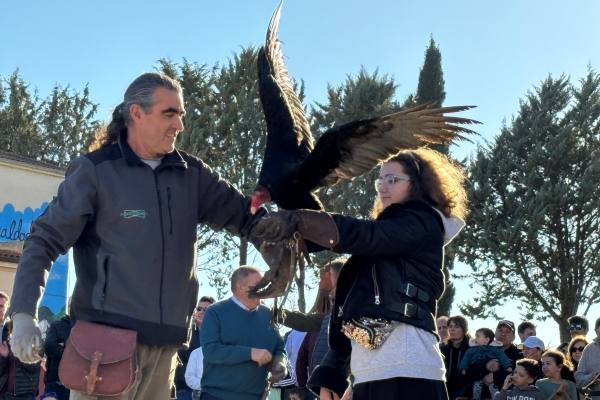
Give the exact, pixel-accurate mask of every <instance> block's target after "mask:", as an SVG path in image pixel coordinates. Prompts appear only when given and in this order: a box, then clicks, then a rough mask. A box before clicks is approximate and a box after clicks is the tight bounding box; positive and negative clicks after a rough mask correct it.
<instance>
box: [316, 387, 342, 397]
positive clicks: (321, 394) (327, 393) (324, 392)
mask: <svg viewBox="0 0 600 400" xmlns="http://www.w3.org/2000/svg"><path fill="white" fill-rule="evenodd" d="M319 399H320V400H340V396H338V395H337V394H335V392H334V391H332V390H329V389H327V388H325V387H322V386H321V391H320V392H319Z"/></svg>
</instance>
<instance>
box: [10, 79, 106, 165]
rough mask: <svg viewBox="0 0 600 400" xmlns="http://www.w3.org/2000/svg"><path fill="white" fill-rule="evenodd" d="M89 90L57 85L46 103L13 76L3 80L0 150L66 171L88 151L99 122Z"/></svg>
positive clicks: (95, 106) (21, 80)
mask: <svg viewBox="0 0 600 400" xmlns="http://www.w3.org/2000/svg"><path fill="white" fill-rule="evenodd" d="M96 111H97V105H96V104H94V103H93V102H92V101H91V100H90V93H89V89H88V87H86V88H85V89H84V90H83V92H82V93H78V92H76V91H74V90H72V89H70V88H69V87H68V86H67V87H64V88H63V87H61V86H59V85H56V86H55V87H54V89H53V91H52V93H51V94H50V95H49V96H48V97H47V98H46V99H43V100H40V99H39V98H38V96H37V92H33V94H32V93H31V91H30V89H29V87H28V85H27V84H26V83H25V81H24V80H23V79H22V78H21V77H20V76H19V73H18V71H16V72H14V73H13V74H12V75H11V76H10V77H9V78H8V79H7V80H6V81H5V85H2V80H0V149H2V150H4V151H9V152H14V153H17V154H20V155H23V156H26V157H30V158H32V159H35V160H39V161H45V162H50V163H53V164H56V165H59V166H61V167H65V166H66V165H67V164H68V163H69V161H70V160H72V159H73V158H74V157H77V156H79V155H81V154H82V153H84V152H86V151H87V147H88V145H89V144H90V142H91V140H92V138H93V136H94V133H95V131H96V130H97V129H98V127H99V125H100V122H99V121H97V120H95V119H94V116H95V114H96Z"/></svg>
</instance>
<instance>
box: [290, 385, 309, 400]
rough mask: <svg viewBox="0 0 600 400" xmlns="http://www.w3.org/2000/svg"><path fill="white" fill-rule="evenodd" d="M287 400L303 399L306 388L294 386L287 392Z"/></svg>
mask: <svg viewBox="0 0 600 400" xmlns="http://www.w3.org/2000/svg"><path fill="white" fill-rule="evenodd" d="M288 396H289V397H288V400H305V399H306V389H302V388H294V389H292V390H290V391H289V392H288Z"/></svg>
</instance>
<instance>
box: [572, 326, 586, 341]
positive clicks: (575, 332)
mask: <svg viewBox="0 0 600 400" xmlns="http://www.w3.org/2000/svg"><path fill="white" fill-rule="evenodd" d="M569 332H571V338H574V337H575V336H585V335H587V332H586V330H585V328H584V327H583V324H581V323H574V324H571V325H570V326H569Z"/></svg>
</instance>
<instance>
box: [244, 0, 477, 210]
mask: <svg viewBox="0 0 600 400" xmlns="http://www.w3.org/2000/svg"><path fill="white" fill-rule="evenodd" d="M280 13H281V4H279V6H278V7H277V9H276V10H275V13H274V14H273V17H272V18H271V21H270V23H269V28H268V30H267V39H266V43H265V46H264V47H262V48H261V49H260V51H259V53H258V82H259V93H260V100H261V103H262V107H263V111H264V115H265V120H266V123H267V144H266V148H265V152H264V160H263V164H262V169H261V172H260V175H259V181H258V185H257V187H256V190H255V192H254V194H253V196H252V209H253V211H255V210H256V208H257V207H258V206H260V205H261V204H263V203H266V202H269V201H273V202H275V203H276V204H277V205H278V206H279V207H281V208H284V209H297V208H310V209H322V205H321V202H320V201H319V199H318V197H317V195H316V193H315V192H316V191H317V190H318V189H319V188H321V187H325V186H330V185H334V184H336V183H337V182H339V181H341V180H345V179H353V178H355V177H357V176H360V175H362V174H365V173H367V172H369V171H371V170H372V169H373V168H375V167H376V166H377V165H378V164H380V163H381V162H382V161H384V160H386V159H388V158H389V157H391V156H393V155H394V154H396V153H398V151H400V150H402V149H410V148H417V147H419V146H423V145H426V144H434V143H443V144H449V143H452V142H453V141H455V140H460V139H465V137H464V136H463V135H464V134H470V133H474V132H473V131H471V130H470V129H467V128H466V127H465V126H464V125H466V124H473V123H477V121H474V120H471V119H467V118H460V117H451V116H446V115H445V114H449V113H455V112H459V111H464V110H467V109H469V108H471V107H472V106H456V107H442V108H430V107H428V106H427V105H423V106H417V107H414V108H411V109H407V110H404V111H400V112H397V113H393V114H389V115H385V116H381V117H377V118H370V119H364V120H358V121H353V122H350V123H347V124H344V125H340V126H335V127H333V128H331V129H329V130H328V131H327V132H325V133H324V134H323V135H322V136H321V138H320V139H319V140H318V141H317V143H316V144H315V143H314V139H313V135H312V133H311V131H310V126H309V124H308V121H307V119H306V116H305V114H304V108H303V106H302V103H301V102H300V99H299V98H298V96H297V94H296V93H295V91H294V87H293V84H292V81H291V79H290V76H289V74H288V70H287V68H286V66H285V64H284V61H283V53H282V51H281V44H280V42H279V40H278V38H277V31H278V28H279V17H280Z"/></svg>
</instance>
